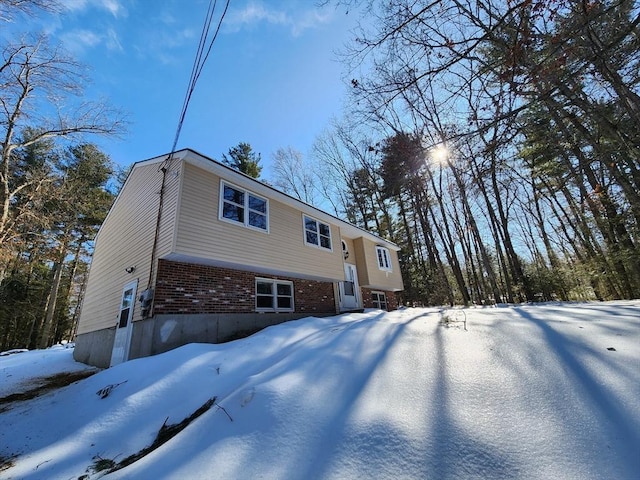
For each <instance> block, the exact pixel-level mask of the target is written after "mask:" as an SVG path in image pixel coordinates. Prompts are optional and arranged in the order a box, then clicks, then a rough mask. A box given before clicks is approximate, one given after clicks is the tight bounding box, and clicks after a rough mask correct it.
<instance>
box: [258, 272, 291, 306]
mask: <svg viewBox="0 0 640 480" xmlns="http://www.w3.org/2000/svg"><path fill="white" fill-rule="evenodd" d="M256 310H257V311H259V312H293V282H287V281H286V280H273V279H270V278H256Z"/></svg>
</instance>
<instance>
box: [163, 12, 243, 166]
mask: <svg viewBox="0 0 640 480" xmlns="http://www.w3.org/2000/svg"><path fill="white" fill-rule="evenodd" d="M230 2H231V0H227V1H226V3H225V6H224V10H223V12H222V14H221V15H220V20H219V21H218V25H217V27H216V30H215V32H214V34H213V37H212V38H210V39H209V33H210V30H211V24H212V22H213V19H214V16H215V15H214V14H215V10H216V4H217V3H218V2H217V0H210V1H209V7H208V8H207V14H206V16H205V20H204V25H203V26H202V33H201V34H200V41H199V43H198V50H197V52H196V57H195V60H194V62H193V67H192V69H191V77H190V79H189V86H188V87H187V93H186V95H185V98H184V103H183V104H182V111H181V112H180V118H179V120H178V127H177V129H176V135H175V138H174V140H173V145H172V147H171V154H170V156H169V159H168V160H170V159H171V156H172V155H173V153H174V152H175V150H176V147H177V145H178V139H179V138H180V132H181V131H182V125H183V124H184V119H185V117H186V115H187V109H188V108H189V102H190V101H191V96H192V95H193V92H194V90H195V88H196V84H197V83H198V79H199V78H200V75H201V74H202V70H203V69H204V65H205V63H206V62H207V59H208V58H209V54H210V53H211V48H212V47H213V44H214V43H215V41H216V39H217V38H218V33H219V32H220V27H221V26H222V21H223V20H224V17H225V16H226V14H227V10H228V9H229V3H230ZM205 49H206V51H205Z"/></svg>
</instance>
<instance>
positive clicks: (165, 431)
mask: <svg viewBox="0 0 640 480" xmlns="http://www.w3.org/2000/svg"><path fill="white" fill-rule="evenodd" d="M217 398H218V397H212V398H210V399H209V400H207V401H206V402H205V403H203V404H202V406H200V408H198V409H197V410H196V411H195V412H193V413H192V414H191V415H189V416H188V417H187V418H185V419H184V420H182V421H181V422H180V423H174V424H171V425H167V422H168V421H169V417H167V418H166V419H165V421H164V423H163V424H162V426H161V427H160V430H158V433H157V435H156V438H155V440H154V441H153V443H152V444H151V445H149V446H148V447H145V448H143V449H142V450H140V451H139V452H138V453H134V454H133V455H130V456H128V457H127V458H125V459H123V460H122V461H120V462H118V463H115V461H113V460H109V459H103V458H101V459H100V460H101V465H106V464H108V462H113V465H112V466H111V467H110V468H109V469H108V470H107V471H106V473H107V474H109V473H113V472H115V471H117V470H120V469H122V468H124V467H127V466H129V465H131V464H132V463H135V462H137V461H138V460H140V459H141V458H142V457H145V456H146V455H148V454H150V453H151V452H153V451H154V450H155V449H157V448H158V447H160V446H161V445H163V444H165V443H167V442H168V441H169V440H171V439H172V438H173V437H175V436H176V435H177V434H178V433H180V432H181V431H182V430H184V429H185V428H187V426H188V425H189V424H190V423H191V422H193V421H194V420H195V419H196V418H198V417H199V416H200V415H202V414H203V413H204V412H206V411H207V410H209V409H210V408H211V406H212V405H216V406H218V408H221V407H220V406H219V405H218V404H217V403H216V399H217ZM227 415H228V414H227Z"/></svg>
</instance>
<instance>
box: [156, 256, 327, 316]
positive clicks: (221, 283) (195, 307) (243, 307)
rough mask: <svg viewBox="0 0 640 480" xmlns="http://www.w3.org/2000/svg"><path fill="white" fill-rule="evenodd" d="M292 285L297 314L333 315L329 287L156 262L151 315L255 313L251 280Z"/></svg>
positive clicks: (299, 280)
mask: <svg viewBox="0 0 640 480" xmlns="http://www.w3.org/2000/svg"><path fill="white" fill-rule="evenodd" d="M256 277H260V278H272V279H278V280H287V281H291V282H293V289H294V294H293V298H294V308H295V312H297V313H304V312H309V314H313V313H336V308H335V299H334V293H333V284H332V283H331V282H317V281H313V280H301V279H299V278H290V277H282V276H273V275H263V274H257V273H255V272H246V271H242V270H234V269H229V268H219V267H212V266H207V265H197V264H192V263H183V262H173V261H168V260H160V261H159V262H158V278H157V281H156V290H155V299H154V307H153V308H154V314H197V313H250V312H255V288H256V287H255V279H256Z"/></svg>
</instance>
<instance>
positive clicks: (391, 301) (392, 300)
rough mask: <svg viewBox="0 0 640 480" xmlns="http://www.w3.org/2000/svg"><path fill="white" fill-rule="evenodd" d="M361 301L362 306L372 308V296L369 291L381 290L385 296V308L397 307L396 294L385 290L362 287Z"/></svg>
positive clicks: (393, 308)
mask: <svg viewBox="0 0 640 480" xmlns="http://www.w3.org/2000/svg"><path fill="white" fill-rule="evenodd" d="M361 290H362V303H363V305H364V308H374V306H373V298H372V297H371V292H374V291H375V292H383V293H384V294H385V296H386V297H387V310H389V311H391V310H396V309H397V308H398V296H397V295H396V294H395V293H394V292H389V291H385V290H371V289H369V288H362V289H361Z"/></svg>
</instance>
